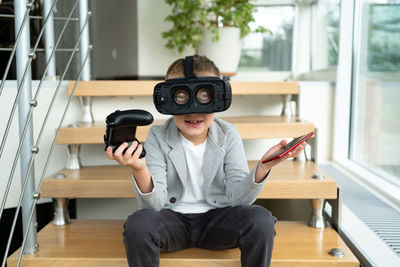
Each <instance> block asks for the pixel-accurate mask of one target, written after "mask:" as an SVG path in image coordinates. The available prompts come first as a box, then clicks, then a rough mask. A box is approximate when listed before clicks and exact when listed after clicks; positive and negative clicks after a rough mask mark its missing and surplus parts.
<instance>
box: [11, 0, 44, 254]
mask: <svg viewBox="0 0 400 267" xmlns="http://www.w3.org/2000/svg"><path fill="white" fill-rule="evenodd" d="M32 5H33V2H30V3H28V2H27V1H26V0H15V1H14V15H15V32H16V33H17V32H18V30H19V28H20V27H21V25H22V21H23V18H24V13H25V11H26V8H31V6H32ZM29 30H30V29H29V23H26V24H25V26H24V29H23V30H22V35H21V39H20V42H19V43H18V44H17V49H16V67H17V81H18V87H19V86H20V85H21V83H22V77H23V75H24V72H25V68H26V67H28V66H27V62H28V59H29V56H33V55H30V35H29V33H30V31H29ZM28 68H29V69H28V72H27V77H26V80H25V82H24V84H23V85H22V87H21V89H20V90H21V96H20V98H19V100H18V120H19V134H20V136H21V137H22V136H23V129H24V126H25V120H26V119H27V115H28V113H29V109H30V101H31V100H32V76H31V69H30V66H29V67H28ZM32 148H33V125H32V121H31V122H30V123H29V125H28V130H27V132H26V136H25V141H24V142H23V145H22V148H21V155H20V159H21V160H20V166H21V179H22V184H23V183H24V179H25V177H26V175H27V172H28V169H29V161H30V158H31V157H32ZM34 173H35V171H34V169H33V170H32V171H31V173H30V175H29V176H28V177H27V178H26V179H28V183H27V187H26V191H25V194H24V198H23V201H22V226H23V229H24V233H23V234H24V235H26V234H27V233H26V229H28V228H27V227H28V223H29V217H30V208H31V206H32V203H33V202H34V198H33V195H34V194H35V175H34ZM35 225H36V212H35V213H34V217H33V219H32V223H31V225H30V227H29V230H28V236H27V240H26V244H25V249H24V253H25V254H32V253H35V252H36V251H38V242H37V232H36V228H35Z"/></svg>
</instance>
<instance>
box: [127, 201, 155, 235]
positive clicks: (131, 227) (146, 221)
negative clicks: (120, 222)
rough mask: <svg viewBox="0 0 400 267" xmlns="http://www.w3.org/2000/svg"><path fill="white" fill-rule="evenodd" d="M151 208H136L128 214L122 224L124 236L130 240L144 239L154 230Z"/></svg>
mask: <svg viewBox="0 0 400 267" xmlns="http://www.w3.org/2000/svg"><path fill="white" fill-rule="evenodd" d="M154 212H155V211H153V210H145V209H144V210H138V211H136V212H135V213H133V214H131V215H129V216H128V218H127V220H126V222H125V225H124V237H125V238H126V239H128V240H130V241H134V240H144V239H146V237H148V236H150V235H151V233H153V232H154V225H153V223H154V220H153V219H152V218H153V217H154V216H153V213H154Z"/></svg>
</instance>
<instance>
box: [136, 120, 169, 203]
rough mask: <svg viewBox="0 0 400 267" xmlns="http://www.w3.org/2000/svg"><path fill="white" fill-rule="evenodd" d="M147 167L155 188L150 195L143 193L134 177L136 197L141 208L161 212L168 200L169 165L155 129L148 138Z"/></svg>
mask: <svg viewBox="0 0 400 267" xmlns="http://www.w3.org/2000/svg"><path fill="white" fill-rule="evenodd" d="M145 149H146V165H147V168H148V169H149V171H150V175H151V179H152V181H153V185H154V188H153V190H152V191H151V192H149V193H142V192H141V191H140V189H139V187H138V186H137V184H136V180H135V178H134V176H133V175H132V177H133V183H134V188H135V192H136V196H137V198H138V201H139V206H140V207H141V208H147V209H154V210H161V209H162V208H163V207H164V204H165V201H166V199H167V178H166V177H167V163H166V155H165V154H164V152H163V151H162V149H161V143H160V138H157V136H156V131H155V127H152V128H151V129H150V131H149V134H148V135H147V137H146V142H145Z"/></svg>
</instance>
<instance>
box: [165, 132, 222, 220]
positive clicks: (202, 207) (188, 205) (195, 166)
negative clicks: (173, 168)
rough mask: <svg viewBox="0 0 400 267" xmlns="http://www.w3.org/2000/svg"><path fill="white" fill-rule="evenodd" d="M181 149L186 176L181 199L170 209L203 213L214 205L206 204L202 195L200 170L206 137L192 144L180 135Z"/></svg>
mask: <svg viewBox="0 0 400 267" xmlns="http://www.w3.org/2000/svg"><path fill="white" fill-rule="evenodd" d="M181 139H182V144H183V150H184V151H185V156H186V163H187V164H186V166H187V168H188V177H187V179H186V185H185V186H184V188H183V196H182V199H181V200H180V201H179V202H177V203H176V205H175V206H174V207H173V208H172V210H174V211H176V212H180V213H203V212H207V211H208V210H210V209H213V208H215V207H213V206H211V205H210V204H208V203H207V202H206V200H205V197H204V191H203V190H204V188H203V184H204V175H203V172H202V167H203V162H204V152H205V150H206V144H207V139H206V141H204V143H202V144H199V145H196V146H195V145H194V144H193V143H192V142H190V141H189V140H188V139H186V138H185V137H184V136H183V135H181Z"/></svg>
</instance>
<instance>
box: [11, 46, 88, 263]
mask: <svg viewBox="0 0 400 267" xmlns="http://www.w3.org/2000/svg"><path fill="white" fill-rule="evenodd" d="M90 49H91V48H89V49H88V51H87V54H86V57H85V59H84V61H83V64H82V65H81V69H80V71H79V74H78V78H77V79H76V81H75V83H74V87H73V89H72V91H71V94H70V96H69V98H68V102H67V105H66V106H65V109H64V112H63V115H62V116H61V120H60V123H59V124H58V127H57V131H56V134H55V136H54V138H53V142H52V143H51V147H50V151H49V154H48V156H47V159H46V163H45V165H44V168H43V171H42V175H41V177H40V180H39V185H38V187H37V190H36V192H40V189H41V188H42V184H43V180H44V176H45V173H46V171H47V167H48V164H49V161H50V157H51V155H52V153H53V150H54V145H55V144H56V140H57V137H58V135H59V134H60V130H61V127H62V124H63V122H64V119H65V114H66V113H67V110H68V108H69V105H70V103H71V99H72V97H73V96H74V93H75V89H76V86H77V85H78V81H79V80H80V78H81V76H82V72H83V70H84V66H85V64H86V62H87V60H88V58H89V51H90ZM38 200H39V197H37V198H35V199H34V201H33V203H32V206H31V209H30V214H29V222H28V225H27V229H26V235H25V236H24V238H23V241H22V246H21V250H20V252H19V255H18V262H17V266H19V265H20V263H21V258H22V251H23V250H24V247H25V243H26V238H27V236H28V231H29V229H30V227H29V226H30V225H31V224H32V218H33V212H34V211H35V206H36V203H37V201H38Z"/></svg>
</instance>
